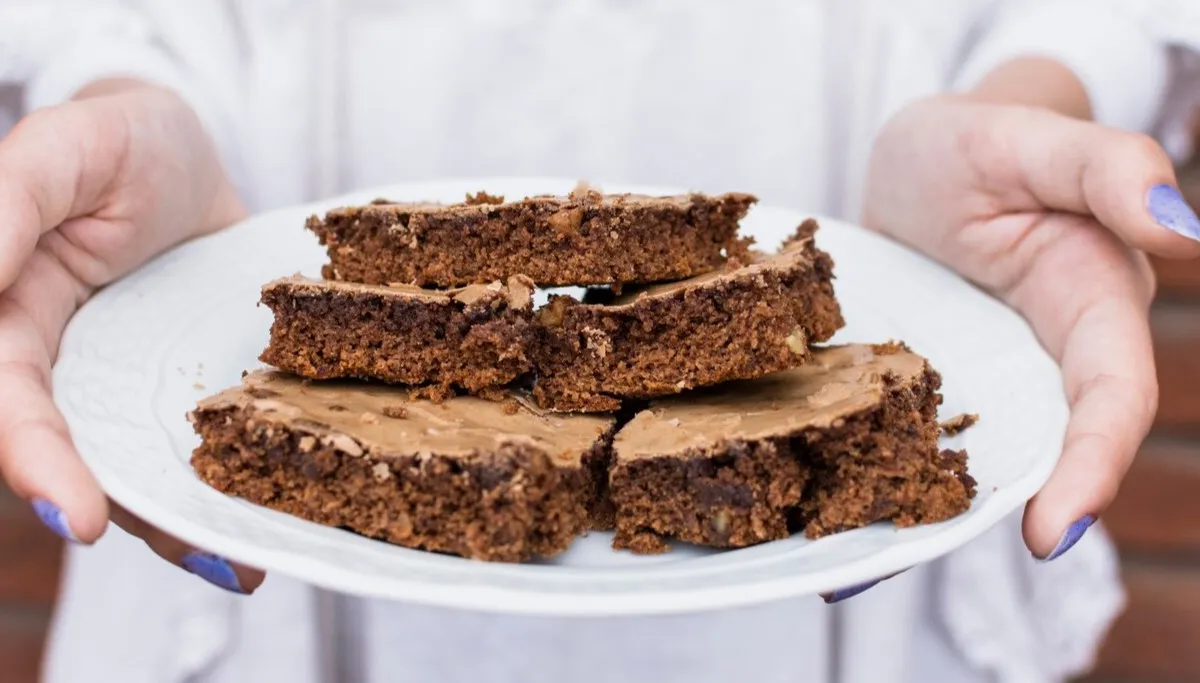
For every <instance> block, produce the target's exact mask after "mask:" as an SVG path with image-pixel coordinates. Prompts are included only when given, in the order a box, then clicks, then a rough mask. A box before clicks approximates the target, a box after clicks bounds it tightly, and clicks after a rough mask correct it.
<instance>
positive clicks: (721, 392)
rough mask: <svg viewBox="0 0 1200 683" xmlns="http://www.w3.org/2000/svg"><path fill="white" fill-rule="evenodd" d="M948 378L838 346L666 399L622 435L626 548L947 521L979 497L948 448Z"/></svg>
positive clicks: (616, 476) (962, 461) (619, 490)
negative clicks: (941, 433) (944, 399)
mask: <svg viewBox="0 0 1200 683" xmlns="http://www.w3.org/2000/svg"><path fill="white" fill-rule="evenodd" d="M940 385H941V379H940V376H939V375H938V373H937V372H936V371H934V370H933V369H932V368H931V367H930V366H929V364H928V362H927V361H926V360H925V359H923V358H921V357H920V356H918V355H916V354H914V353H912V352H911V351H910V350H908V349H907V348H906V347H904V346H903V345H899V344H891V345H879V346H862V345H854V346H836V347H830V348H826V349H821V350H816V351H814V353H813V359H812V362H811V363H809V364H808V365H805V366H803V367H799V368H796V369H793V370H788V371H785V372H780V373H776V374H773V375H770V376H768V377H763V378H759V379H755V380H749V381H744V382H735V383H731V384H728V385H724V386H721V387H716V388H712V389H709V390H704V391H699V392H696V393H694V394H692V395H689V396H687V397H672V398H669V399H665V400H661V401H654V402H652V403H651V404H650V407H649V408H648V409H646V410H644V411H642V412H640V413H639V414H638V415H637V416H636V417H635V418H634V419H633V420H632V421H631V422H630V423H629V424H628V425H626V426H625V427H624V428H623V429H621V431H620V432H619V433H618V434H617V436H616V438H615V439H614V442H613V456H612V457H613V462H612V465H611V481H610V484H609V487H610V488H609V492H610V495H611V498H612V502H613V504H614V505H615V507H616V539H615V541H614V545H615V546H616V547H628V548H631V549H633V550H634V551H637V552H657V551H661V550H664V549H665V548H666V545H665V539H666V538H676V539H679V540H682V541H687V542H691V543H697V544H701V545H705V546H713V547H721V548H735V547H742V546H748V545H753V544H757V543H762V542H765V541H772V540H776V539H781V538H785V537H787V536H788V535H789V533H790V531H791V530H793V529H797V528H802V529H803V530H804V532H805V534H806V535H807V536H808V537H810V538H816V537H819V536H823V535H826V534H829V533H832V532H835V531H840V530H845V529H851V528H854V527H860V526H863V525H866V524H870V523H872V522H876V521H881V520H891V521H893V522H895V523H896V524H897V525H900V526H908V525H913V524H918V523H929V522H937V521H941V520H945V519H948V518H950V517H953V516H955V515H958V514H959V513H961V512H963V511H965V510H966V509H967V508H968V507H969V506H970V501H971V499H972V498H973V497H974V494H975V482H974V480H973V479H972V478H971V477H970V476H969V475H968V474H967V469H966V455H965V454H963V453H943V452H941V451H939V449H938V441H937V440H938V423H937V407H938V405H939V404H940V403H941V396H940V394H939V393H938V389H939V387H940Z"/></svg>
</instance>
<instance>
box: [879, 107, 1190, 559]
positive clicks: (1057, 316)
mask: <svg viewBox="0 0 1200 683" xmlns="http://www.w3.org/2000/svg"><path fill="white" fill-rule="evenodd" d="M1175 187H1176V179H1175V174H1174V170H1173V168H1172V164H1171V162H1170V160H1169V158H1168V157H1167V155H1166V154H1165V153H1164V152H1163V150H1162V149H1161V148H1160V147H1159V145H1158V144H1157V143H1155V142H1154V141H1153V140H1152V139H1150V138H1148V137H1145V136H1141V135H1136V134H1132V133H1128V132H1123V131H1119V130H1115V129H1110V128H1106V127H1103V126H1100V125H1098V124H1095V123H1091V122H1087V121H1083V120H1079V119H1074V118H1069V117H1066V116H1062V115H1060V114H1056V113H1053V112H1051V111H1049V110H1046V109H1038V108H1026V107H1016V106H1006V105H996V104H989V103H986V102H982V101H978V100H975V99H972V97H970V96H939V97H935V98H931V99H927V100H923V101H920V102H917V103H914V104H912V105H910V106H908V107H907V108H905V109H904V110H902V111H901V112H900V113H899V114H898V115H896V116H895V117H894V118H893V119H892V120H891V121H890V122H889V123H888V124H887V125H886V126H885V128H884V129H883V131H882V132H881V133H880V135H879V137H878V139H877V141H876V144H875V148H874V150H873V153H872V157H871V161H870V167H869V171H868V177H867V185H866V193H865V201H864V207H863V214H862V220H863V224H864V225H866V226H867V227H869V228H871V229H874V230H877V231H879V232H881V233H884V234H887V235H890V236H892V237H894V238H896V239H897V240H899V241H902V242H905V243H907V244H909V245H911V246H913V247H915V248H917V249H919V250H920V251H922V252H924V253H926V254H928V255H929V256H931V257H933V258H935V259H937V260H939V261H941V262H942V263H945V264H946V265H948V266H950V267H952V268H954V269H955V270H956V271H958V272H959V273H961V274H962V275H963V276H964V277H966V278H967V279H969V280H971V281H972V282H974V283H976V284H978V285H979V286H981V287H983V288H984V289H986V290H987V291H988V292H990V293H991V294H993V295H994V296H996V297H998V298H1000V299H1001V300H1003V301H1004V302H1005V303H1007V304H1008V305H1009V306H1012V307H1013V308H1014V309H1016V310H1017V311H1018V312H1020V313H1021V314H1022V315H1023V316H1024V317H1025V318H1026V319H1027V320H1028V321H1029V322H1030V324H1031V325H1032V326H1033V329H1034V331H1035V332H1036V334H1037V335H1038V338H1039V339H1040V340H1041V342H1042V344H1043V345H1044V346H1045V347H1046V349H1047V350H1048V351H1049V352H1050V353H1051V354H1053V356H1054V357H1055V358H1056V359H1057V360H1058V362H1059V364H1060V365H1061V367H1062V371H1063V378H1064V382H1065V390H1066V394H1067V398H1068V401H1069V403H1070V406H1071V417H1070V422H1069V424H1068V428H1067V434H1066V439H1065V442H1064V445H1063V454H1062V457H1061V459H1060V461H1059V463H1058V466H1057V467H1056V469H1055V470H1054V473H1053V474H1052V475H1051V477H1050V479H1049V481H1048V482H1047V483H1046V485H1045V486H1044V487H1043V488H1042V490H1041V491H1040V492H1039V493H1038V494H1037V496H1036V497H1034V498H1033V499H1032V500H1031V501H1030V502H1029V504H1028V505H1027V506H1026V510H1025V517H1024V524H1023V533H1024V537H1025V543H1026V545H1027V546H1028V547H1029V549H1030V551H1031V552H1032V553H1033V555H1034V556H1035V557H1037V558H1041V559H1054V558H1056V557H1058V556H1059V555H1061V554H1062V553H1063V552H1066V551H1067V550H1068V549H1070V546H1072V545H1074V543H1075V542H1076V541H1077V540H1078V539H1079V536H1081V535H1082V533H1083V532H1084V531H1085V530H1086V529H1087V527H1088V526H1090V525H1091V523H1092V522H1094V521H1095V519H1096V517H1097V516H1098V515H1099V514H1100V513H1101V512H1102V511H1103V510H1104V509H1105V508H1106V507H1107V506H1108V505H1109V503H1111V502H1112V500H1113V497H1114V496H1115V495H1116V493H1117V488H1118V486H1119V484H1120V482H1121V478H1122V477H1123V476H1124V475H1125V472H1126V471H1127V470H1128V468H1129V466H1130V464H1131V462H1132V461H1133V458H1134V455H1135V454H1136V453H1137V450H1138V447H1139V446H1140V444H1141V442H1142V440H1143V439H1144V438H1145V436H1146V433H1147V432H1148V431H1149V429H1150V425H1151V423H1152V421H1153V419H1154V415H1155V412H1156V410H1157V405H1158V385H1157V380H1156V376H1155V368H1154V354H1153V349H1152V347H1151V341H1150V330H1149V322H1148V312H1149V307H1150V301H1151V299H1152V297H1153V295H1154V276H1153V273H1152V271H1151V269H1150V266H1149V264H1148V261H1147V259H1146V256H1145V253H1144V252H1152V253H1154V254H1158V255H1161V256H1165V257H1173V258H1192V257H1195V256H1197V255H1200V241H1197V239H1200V221H1197V219H1196V215H1195V213H1194V212H1192V210H1191V209H1190V208H1189V207H1188V206H1187V204H1186V203H1185V202H1184V200H1183V198H1182V197H1181V196H1180V195H1179V193H1178V191H1177V190H1176V189H1175Z"/></svg>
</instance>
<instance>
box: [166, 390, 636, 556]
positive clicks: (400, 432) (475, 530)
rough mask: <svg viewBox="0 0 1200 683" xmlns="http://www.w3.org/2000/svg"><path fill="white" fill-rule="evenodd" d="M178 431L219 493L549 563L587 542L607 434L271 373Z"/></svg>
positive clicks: (605, 425) (596, 422) (427, 541)
mask: <svg viewBox="0 0 1200 683" xmlns="http://www.w3.org/2000/svg"><path fill="white" fill-rule="evenodd" d="M189 418H190V419H191V421H192V424H193V425H194V427H195V429H196V432H197V433H198V434H199V435H200V436H201V445H200V446H199V447H198V448H197V449H196V451H195V452H194V453H193V456H192V465H193V467H194V468H195V470H196V472H197V474H198V475H199V476H200V478H201V479H202V480H204V481H205V482H207V483H208V484H210V485H211V486H213V487H215V488H216V489H218V490H220V491H222V492H224V493H227V494H230V495H233V496H238V497H241V498H244V499H246V500H248V501H250V502H252V503H256V504H259V505H264V506H266V507H269V508H272V509H275V510H279V511H281V512H285V513H288V514H291V515H295V516H297V517H301V518H303V519H307V520H309V521H312V522H316V523H318V524H324V525H328V526H334V527H343V528H346V529H350V530H352V531H355V532H357V533H359V534H363V535H365V536H369V537H372V538H376V539H380V540H383V541H387V542H389V543H394V544H397V545H401V546H406V547H410V548H421V549H425V550H431V551H437V552H443V553H450V554H454V555H461V556H463V557H469V558H476V559H481V560H495V561H509V562H516V561H522V560H528V559H530V558H534V557H547V556H552V555H554V554H556V553H559V552H561V551H563V550H565V549H566V548H567V546H568V545H569V544H570V543H571V541H572V539H574V538H575V537H576V536H577V535H579V534H580V533H583V532H584V531H586V530H587V528H588V526H589V521H588V514H589V513H588V505H589V504H592V503H594V501H595V498H596V495H597V482H595V481H593V480H592V479H591V478H590V476H589V472H590V471H591V468H592V461H593V460H595V459H597V458H602V457H603V454H604V453H605V452H606V450H607V448H608V444H609V441H610V439H611V433H612V429H613V424H614V423H613V420H612V419H611V418H607V417H593V416H561V415H559V416H555V415H549V416H539V415H536V414H534V413H531V412H529V411H528V410H525V409H523V408H521V407H520V406H517V405H513V404H508V405H505V404H501V403H498V402H492V401H487V400H483V399H479V398H475V397H470V396H465V397H456V398H452V399H450V400H448V401H445V402H443V403H440V404H435V403H430V402H428V401H421V400H410V398H409V396H408V394H407V392H406V391H404V390H402V389H398V388H395V387H390V386H387V385H367V384H363V383H357V382H346V381H331V382H307V381H304V380H301V379H299V378H297V377H295V376H292V375H288V374H284V373H279V372H274V371H259V372H255V373H252V374H249V375H247V376H246V377H245V378H244V379H243V381H242V385H241V386H240V387H235V388H231V389H228V390H226V391H224V392H222V393H220V394H218V395H216V396H213V397H210V398H208V399H205V400H203V401H202V402H201V403H200V404H199V405H198V406H197V408H196V409H195V410H194V411H193V412H192V413H191V414H190V415H189Z"/></svg>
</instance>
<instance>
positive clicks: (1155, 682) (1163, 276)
mask: <svg viewBox="0 0 1200 683" xmlns="http://www.w3.org/2000/svg"><path fill="white" fill-rule="evenodd" d="M1180 179H1181V184H1182V186H1183V188H1184V191H1185V194H1187V195H1188V197H1189V199H1190V200H1191V202H1192V205H1193V206H1200V163H1198V164H1196V165H1193V166H1190V167H1188V168H1185V169H1182V170H1181V177H1180ZM1155 266H1156V270H1157V271H1158V275H1159V297H1158V302H1157V303H1156V304H1155V308H1154V311H1153V314H1152V318H1151V322H1152V325H1153V329H1154V337H1155V348H1156V354H1157V356H1158V373H1159V386H1160V392H1161V399H1160V407H1159V414H1158V422H1157V425H1156V427H1155V431H1154V433H1153V434H1152V435H1151V437H1150V438H1149V439H1148V440H1147V441H1146V444H1145V446H1144V447H1143V449H1142V453H1141V456H1140V457H1139V458H1138V460H1137V462H1136V463H1135V464H1134V466H1133V469H1132V470H1131V471H1130V473H1129V476H1128V477H1127V478H1126V480H1125V483H1124V485H1123V487H1122V489H1121V495H1120V497H1119V498H1118V499H1117V502H1116V504H1114V505H1113V507H1112V508H1111V509H1110V510H1109V512H1108V513H1107V514H1106V515H1105V517H1104V522H1105V523H1106V524H1107V525H1108V529H1109V531H1110V532H1111V534H1112V536H1113V537H1114V539H1115V540H1116V541H1117V544H1118V546H1119V547H1120V549H1121V556H1122V559H1123V562H1124V565H1125V583H1126V586H1127V588H1128V591H1129V606H1128V608H1127V609H1126V611H1125V614H1124V615H1123V616H1122V617H1121V618H1120V620H1118V622H1117V624H1116V625H1115V626H1114V628H1113V630H1112V632H1111V633H1110V635H1109V638H1108V641H1107V644H1106V645H1105V647H1104V649H1103V651H1102V652H1101V654H1100V660H1099V664H1098V666H1097V668H1096V671H1095V673H1094V674H1092V675H1091V676H1090V677H1088V678H1087V679H1086V680H1087V681H1088V683H1167V682H1168V681H1172V682H1174V681H1185V680H1186V681H1193V680H1200V264H1198V263H1195V262H1170V263H1166V262H1156V264H1155ZM147 552H148V551H147ZM61 555H62V547H61V544H60V543H59V541H58V540H57V538H56V537H55V536H53V535H52V534H50V533H49V532H48V531H46V530H45V529H44V528H43V527H42V526H41V524H40V523H39V522H38V521H37V518H36V517H34V516H33V513H32V512H30V511H29V509H28V508H27V507H26V506H25V505H24V504H23V503H22V502H21V501H19V500H17V499H16V498H15V497H14V496H13V495H12V494H11V493H9V492H8V491H7V490H6V489H3V488H2V487H0V663H2V664H0V683H36V681H37V673H38V664H39V660H40V658H41V652H42V645H43V642H44V638H45V631H46V627H47V624H48V623H49V619H50V615H51V612H52V610H53V607H54V599H55V595H56V593H57V590H58V581H59V576H60V566H59V564H60V560H61Z"/></svg>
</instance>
